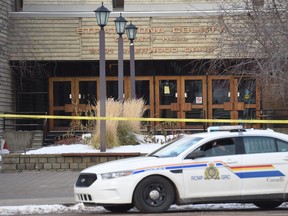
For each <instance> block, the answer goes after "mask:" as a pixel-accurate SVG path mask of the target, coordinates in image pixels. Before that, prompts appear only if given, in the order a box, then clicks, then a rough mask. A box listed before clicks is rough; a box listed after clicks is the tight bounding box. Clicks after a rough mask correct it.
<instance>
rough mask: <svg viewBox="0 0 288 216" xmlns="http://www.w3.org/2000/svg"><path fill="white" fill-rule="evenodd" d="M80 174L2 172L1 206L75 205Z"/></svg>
mask: <svg viewBox="0 0 288 216" xmlns="http://www.w3.org/2000/svg"><path fill="white" fill-rule="evenodd" d="M78 175H79V172H68V171H67V172H22V173H1V172H0V206H19V205H46V204H47V205H52V204H75V203H76V202H75V200H74V195H73V187H74V184H75V182H76V180H77V178H78Z"/></svg>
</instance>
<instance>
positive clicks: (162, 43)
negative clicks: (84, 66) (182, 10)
mask: <svg viewBox="0 0 288 216" xmlns="http://www.w3.org/2000/svg"><path fill="white" fill-rule="evenodd" d="M99 30H100V29H99V27H97V28H85V27H82V28H77V29H76V33H77V34H79V35H80V36H81V37H82V40H85V39H88V38H90V37H89V35H94V34H96V35H97V34H99ZM222 32H223V28H222V27H216V26H208V27H201V26H199V27H189V26H182V27H178V26H172V27H154V28H150V27H149V28H144V27H138V30H137V37H136V39H135V44H137V46H135V54H138V55H151V54H156V55H157V54H164V55H165V54H180V55H182V56H183V55H188V54H190V53H213V52H214V51H215V50H216V43H215V42H216V40H217V38H218V37H215V35H217V36H219V35H221V33H222ZM105 33H106V35H107V36H106V37H111V36H112V37H113V41H114V42H115V43H116V42H117V40H118V35H117V32H116V29H115V28H114V27H109V26H108V27H106V28H105ZM96 38H98V37H95V39H96ZM123 40H124V42H127V43H128V39H127V37H126V35H123ZM146 44H147V45H146ZM85 51H86V52H89V53H90V54H93V55H94V54H98V53H99V48H98V47H85ZM117 53H118V50H117V48H115V46H114V47H113V48H106V54H108V55H116V54H117ZM125 54H129V48H128V47H127V48H124V55H125Z"/></svg>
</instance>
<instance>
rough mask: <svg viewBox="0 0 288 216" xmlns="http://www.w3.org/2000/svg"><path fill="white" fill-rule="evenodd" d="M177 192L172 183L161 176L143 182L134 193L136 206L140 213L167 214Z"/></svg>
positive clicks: (148, 178)
mask: <svg viewBox="0 0 288 216" xmlns="http://www.w3.org/2000/svg"><path fill="white" fill-rule="evenodd" d="M174 198H175V192H174V189H173V186H172V185H171V183H170V182H169V181H168V180H167V179H165V178H163V177H160V176H151V177H147V178H146V179H144V180H142V181H141V182H140V183H139V184H138V186H137V187H136V189H135V192H134V197H133V201H134V205H135V207H136V208H137V209H138V210H139V211H140V212H145V213H159V212H165V211H167V210H168V209H169V207H170V206H171V205H172V204H173V202H174Z"/></svg>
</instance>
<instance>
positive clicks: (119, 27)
mask: <svg viewBox="0 0 288 216" xmlns="http://www.w3.org/2000/svg"><path fill="white" fill-rule="evenodd" d="M114 22H115V27H116V31H117V34H118V35H119V38H118V100H119V101H122V100H123V94H124V90H123V37H122V35H123V34H124V32H125V26H126V23H127V20H126V19H125V18H123V17H122V14H121V13H120V16H119V17H118V18H117V19H116V20H114Z"/></svg>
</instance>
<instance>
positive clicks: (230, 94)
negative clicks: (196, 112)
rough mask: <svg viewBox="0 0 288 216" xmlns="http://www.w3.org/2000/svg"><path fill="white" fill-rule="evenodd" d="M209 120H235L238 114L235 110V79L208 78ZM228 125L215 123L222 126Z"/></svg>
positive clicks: (224, 77) (222, 77) (225, 77)
mask: <svg viewBox="0 0 288 216" xmlns="http://www.w3.org/2000/svg"><path fill="white" fill-rule="evenodd" d="M207 88H208V101H209V105H208V110H209V111H208V118H209V119H231V118H232V119H235V117H236V112H235V110H234V108H233V104H234V102H235V91H234V90H235V89H234V88H233V77H229V76H210V77H209V78H208V86H207ZM220 124H227V123H213V125H220Z"/></svg>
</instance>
